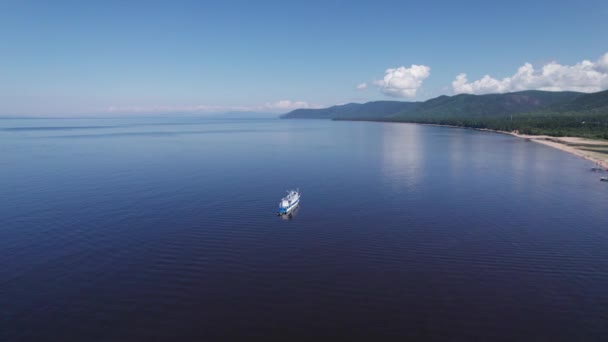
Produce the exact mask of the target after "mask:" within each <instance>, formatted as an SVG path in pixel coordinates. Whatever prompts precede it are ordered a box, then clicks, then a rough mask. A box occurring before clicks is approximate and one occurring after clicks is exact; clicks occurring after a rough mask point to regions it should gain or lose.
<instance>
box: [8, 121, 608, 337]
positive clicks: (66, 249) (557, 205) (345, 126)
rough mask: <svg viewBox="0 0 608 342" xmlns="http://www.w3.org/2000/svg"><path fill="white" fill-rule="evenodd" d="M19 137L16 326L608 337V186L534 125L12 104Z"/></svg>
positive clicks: (168, 333)
mask: <svg viewBox="0 0 608 342" xmlns="http://www.w3.org/2000/svg"><path fill="white" fill-rule="evenodd" d="M0 157H1V158H0V262H1V265H2V268H1V270H0V327H1V328H0V340H2V341H48V340H61V341H131V340H159V341H172V340H198V341H203V340H207V341H213V340H220V339H223V340H236V339H248V340H251V339H264V340H273V339H281V340H293V339H296V338H311V339H312V338H326V339H329V338H332V339H363V338H368V339H373V338H384V339H398V338H399V339H404V338H411V339H418V340H446V339H451V340H466V341H471V340H544V341H556V340H564V341H573V340H585V341H592V340H602V339H605V338H606V336H608V212H607V209H608V184H606V183H602V182H599V176H600V174H596V173H592V172H590V171H589V169H590V167H592V163H590V162H588V161H585V160H582V159H580V158H577V157H575V156H572V155H569V154H566V153H563V152H561V151H558V150H554V149H551V148H549V147H547V146H543V145H540V144H537V143H534V142H530V141H526V140H524V139H518V138H514V137H511V136H508V135H502V134H495V133H488V132H479V131H473V130H465V129H452V128H444V127H431V126H421V125H412V124H397V123H368V122H333V121H324V120H278V119H258V120H254V119H242V120H241V119H230V120H228V119H226V120H221V119H200V118H136V119H53V120H51V119H49V120H45V119H29V120H25V119H14V120H12V119H4V120H0ZM291 188H299V189H300V192H301V193H302V200H301V204H300V206H299V208H298V209H297V211H296V212H295V213H294V214H293V215H292V216H291V217H279V216H277V215H276V211H277V206H278V203H279V200H280V199H281V197H283V196H284V195H285V192H286V190H289V189H291Z"/></svg>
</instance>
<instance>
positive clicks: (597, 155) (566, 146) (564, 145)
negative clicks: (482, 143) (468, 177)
mask: <svg viewBox="0 0 608 342" xmlns="http://www.w3.org/2000/svg"><path fill="white" fill-rule="evenodd" d="M345 121H370V122H387V123H406V124H414V125H424V126H437V127H448V128H461V129H471V130H475V131H481V132H492V133H500V134H507V135H510V136H513V137H516V138H523V139H527V140H530V141H533V142H535V143H539V144H543V145H545V146H549V147H552V148H555V149H558V150H560V151H562V152H566V153H570V154H573V155H575V156H577V157H580V158H583V159H585V160H588V161H591V162H593V163H596V164H597V165H598V166H600V167H601V168H603V169H605V170H608V154H605V155H603V154H602V153H601V152H594V151H589V150H584V149H581V148H585V147H597V146H598V145H601V146H602V147H604V146H605V148H606V149H607V150H608V141H605V140H592V139H586V138H578V137H552V136H548V135H526V134H520V133H519V132H517V131H514V132H507V131H498V130H494V129H487V128H474V127H464V126H454V125H440V124H427V123H418V122H404V121H372V120H345ZM573 145H576V147H581V148H576V147H575V146H573Z"/></svg>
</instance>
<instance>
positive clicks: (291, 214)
mask: <svg viewBox="0 0 608 342" xmlns="http://www.w3.org/2000/svg"><path fill="white" fill-rule="evenodd" d="M299 211H300V205H299V204H298V205H297V206H296V207H295V208H294V209H293V210H292V211H290V212H289V214H285V215H280V216H281V218H282V219H283V220H291V219H293V218H294V217H296V216H297V215H298V212H299Z"/></svg>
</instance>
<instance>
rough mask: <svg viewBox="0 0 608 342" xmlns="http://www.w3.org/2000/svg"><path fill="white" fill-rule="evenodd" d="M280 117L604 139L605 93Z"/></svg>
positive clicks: (525, 94)
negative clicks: (439, 125) (486, 129)
mask: <svg viewBox="0 0 608 342" xmlns="http://www.w3.org/2000/svg"><path fill="white" fill-rule="evenodd" d="M281 118H283V119H320V118H323V119H333V120H366V121H399V122H413V123H432V124H445V125H455V126H463V127H473V128H488V129H498V130H507V131H514V130H518V131H520V132H522V133H525V134H547V135H555V136H563V135H574V136H585V137H594V138H603V139H608V90H607V91H601V92H597V93H590V94H589V93H578V92H570V91H563V92H551V91H538V90H528V91H521V92H514V93H506V94H487V95H470V94H460V95H455V96H445V95H443V96H439V97H436V98H433V99H430V100H427V101H424V102H400V101H374V102H368V103H363V104H358V103H349V104H345V105H339V106H332V107H329V108H323V109H296V110H294V111H291V112H289V113H286V114H283V115H282V116H281Z"/></svg>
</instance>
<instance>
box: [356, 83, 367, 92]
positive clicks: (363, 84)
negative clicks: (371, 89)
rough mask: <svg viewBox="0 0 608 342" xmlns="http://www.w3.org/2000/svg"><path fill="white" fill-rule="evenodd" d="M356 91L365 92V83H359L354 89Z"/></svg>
mask: <svg viewBox="0 0 608 342" xmlns="http://www.w3.org/2000/svg"><path fill="white" fill-rule="evenodd" d="M356 89H357V90H365V89H367V83H359V84H357V87H356Z"/></svg>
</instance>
